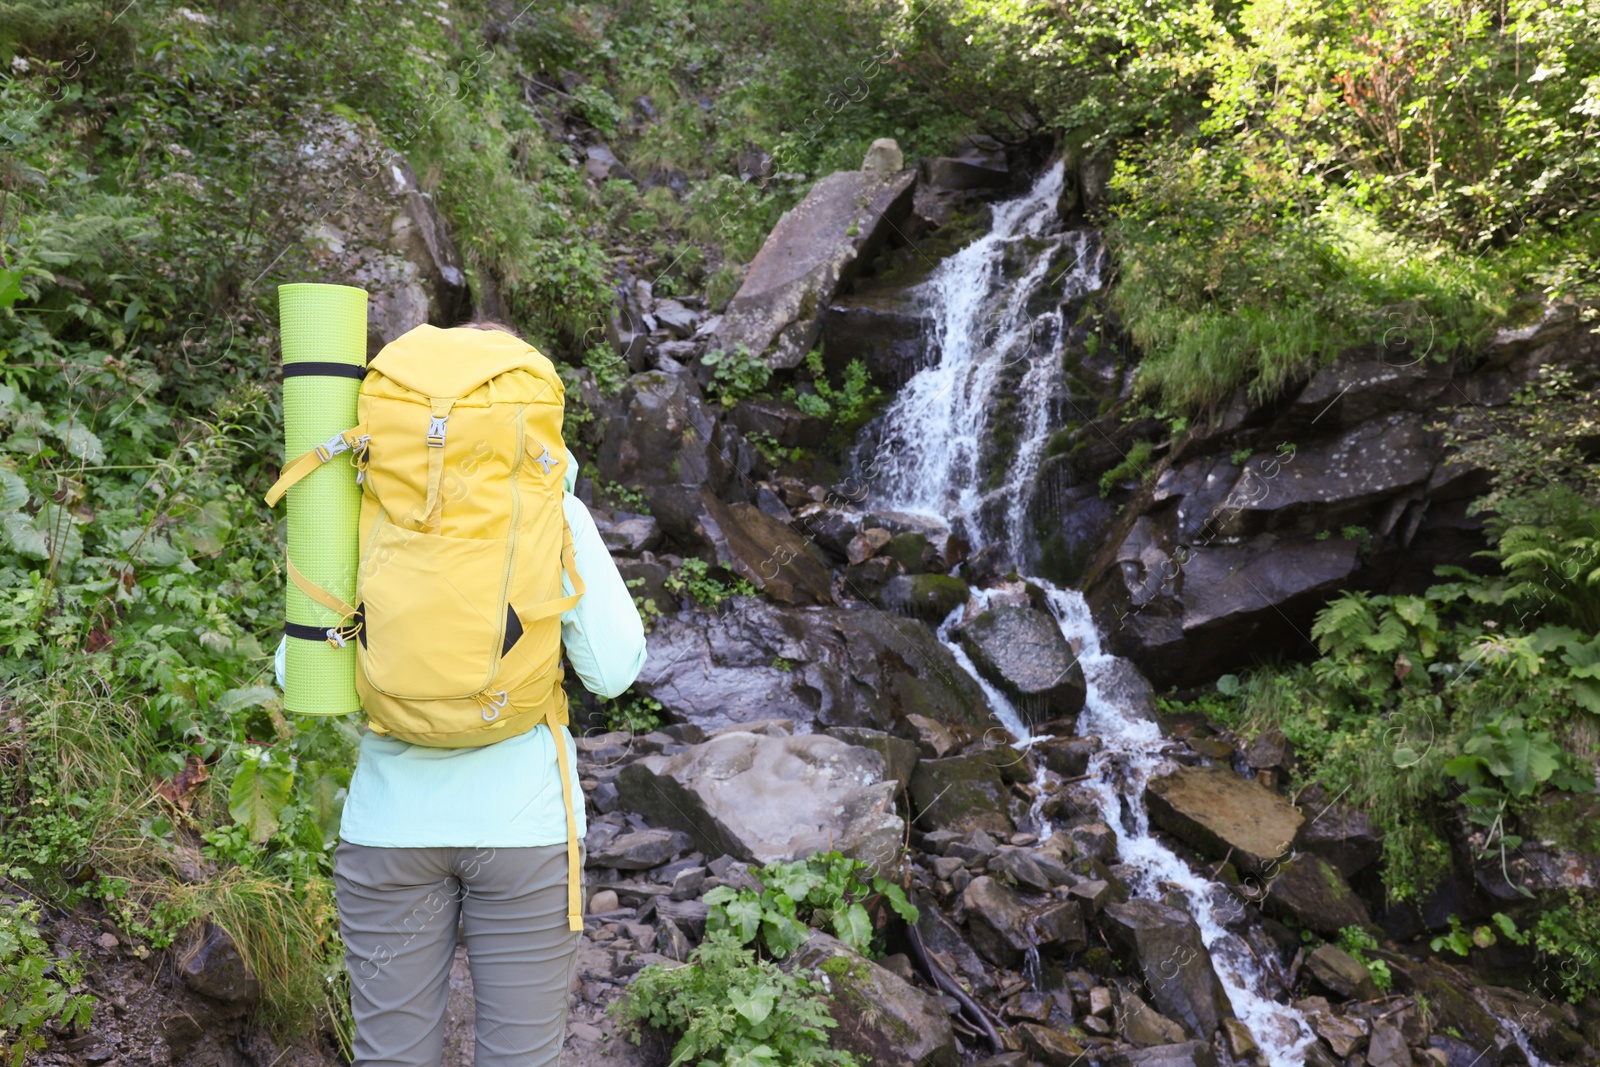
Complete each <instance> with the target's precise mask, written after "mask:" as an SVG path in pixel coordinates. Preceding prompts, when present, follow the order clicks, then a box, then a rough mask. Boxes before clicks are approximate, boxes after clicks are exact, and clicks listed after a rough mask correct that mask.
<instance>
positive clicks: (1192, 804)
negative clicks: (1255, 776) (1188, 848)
mask: <svg viewBox="0 0 1600 1067" xmlns="http://www.w3.org/2000/svg"><path fill="white" fill-rule="evenodd" d="M1145 804H1146V805H1147V806H1148V807H1149V809H1150V819H1151V821H1152V822H1154V823H1155V824H1156V825H1157V826H1159V827H1161V828H1162V829H1163V830H1166V831H1167V832H1168V833H1170V834H1172V835H1174V836H1176V837H1180V838H1182V839H1183V840H1185V841H1187V842H1188V843H1189V844H1191V845H1193V846H1194V847H1195V848H1197V849H1199V850H1200V851H1201V852H1202V853H1203V854H1205V855H1206V856H1208V857H1210V858H1212V859H1218V860H1220V859H1222V858H1223V857H1224V856H1228V855H1230V854H1231V857H1232V860H1233V862H1234V863H1235V864H1237V865H1238V866H1239V867H1240V868H1241V869H1243V870H1245V871H1248V872H1249V873H1251V874H1258V875H1259V874H1262V873H1264V872H1268V871H1269V869H1270V868H1271V866H1272V864H1273V863H1274V862H1275V861H1276V860H1277V859H1278V858H1279V857H1281V856H1283V855H1284V854H1285V853H1286V852H1288V851H1289V847H1290V845H1292V844H1293V843H1294V837H1295V834H1296V833H1298V832H1299V830H1300V824H1301V823H1302V822H1303V821H1304V816H1303V815H1301V814H1300V811H1299V810H1298V809H1297V808H1295V807H1294V805H1292V804H1290V803H1289V802H1288V801H1287V800H1285V799H1284V798H1283V797H1281V796H1279V795H1278V794H1277V793H1274V792H1273V791H1272V790H1270V789H1266V788H1264V787H1263V786H1260V785H1258V784H1256V783H1255V782H1252V781H1248V780H1246V779H1244V778H1240V777H1239V776H1238V775H1237V774H1234V773H1233V772H1232V771H1230V770H1226V769H1224V768H1221V767H1179V768H1178V769H1177V770H1175V771H1173V772H1172V773H1171V774H1166V775H1162V776H1161V777H1159V778H1152V779H1150V783H1149V787H1148V789H1147V790H1146V792H1145Z"/></svg>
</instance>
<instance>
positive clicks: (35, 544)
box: [0, 511, 50, 559]
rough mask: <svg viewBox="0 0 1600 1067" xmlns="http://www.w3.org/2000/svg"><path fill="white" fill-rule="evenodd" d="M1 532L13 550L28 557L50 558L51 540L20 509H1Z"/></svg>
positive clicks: (7, 544)
mask: <svg viewBox="0 0 1600 1067" xmlns="http://www.w3.org/2000/svg"><path fill="white" fill-rule="evenodd" d="M0 534H3V535H4V537H5V543H6V546H7V547H8V548H10V549H11V551H13V552H15V553H16V554H17V555H19V556H22V557H24V558H26V559H49V558H50V542H49V541H47V540H45V536H44V534H42V533H40V532H39V528H38V527H37V526H35V525H34V524H33V520H32V519H31V518H29V517H28V516H27V515H26V514H24V513H23V512H20V511H0Z"/></svg>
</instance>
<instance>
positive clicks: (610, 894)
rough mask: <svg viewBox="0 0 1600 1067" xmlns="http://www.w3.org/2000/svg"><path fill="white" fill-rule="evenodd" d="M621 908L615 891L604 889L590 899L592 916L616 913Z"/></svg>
mask: <svg viewBox="0 0 1600 1067" xmlns="http://www.w3.org/2000/svg"><path fill="white" fill-rule="evenodd" d="M620 906H621V904H620V902H619V901H618V900H617V891H616V890H615V889H602V890H600V891H599V892H597V893H595V894H594V895H593V896H591V897H590V898H589V912H590V913H591V914H602V913H605V912H608V911H616V910H617V908H618V907H620Z"/></svg>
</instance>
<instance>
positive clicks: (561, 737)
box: [544, 700, 583, 930]
mask: <svg viewBox="0 0 1600 1067" xmlns="http://www.w3.org/2000/svg"><path fill="white" fill-rule="evenodd" d="M558 707H559V710H558ZM544 721H545V724H546V725H548V726H549V727H550V736H551V738H552V739H554V741H555V743H556V765H557V767H558V768H559V769H560V771H561V804H562V806H563V807H564V808H566V811H567V929H568V930H582V929H583V899H582V897H581V896H580V895H579V892H578V882H579V880H580V879H581V878H582V876H583V869H582V867H580V866H579V864H578V817H577V816H576V815H575V814H573V810H572V765H571V763H570V761H569V760H568V759H567V737H566V733H565V731H563V730H561V729H560V727H562V726H565V725H566V724H567V702H566V701H565V700H552V701H551V702H550V710H548V711H546V712H545V718H544Z"/></svg>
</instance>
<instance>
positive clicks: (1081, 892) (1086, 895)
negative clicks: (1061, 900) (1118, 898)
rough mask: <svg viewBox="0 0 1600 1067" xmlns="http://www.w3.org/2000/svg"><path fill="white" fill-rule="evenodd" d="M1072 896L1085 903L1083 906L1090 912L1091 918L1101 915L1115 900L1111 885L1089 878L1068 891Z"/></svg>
mask: <svg viewBox="0 0 1600 1067" xmlns="http://www.w3.org/2000/svg"><path fill="white" fill-rule="evenodd" d="M1067 892H1068V893H1070V894H1071V895H1072V896H1074V897H1076V898H1077V899H1079V900H1081V901H1083V906H1084V907H1085V908H1087V909H1088V910H1089V917H1090V918H1093V917H1094V916H1096V915H1098V914H1099V913H1100V910H1101V909H1102V908H1104V907H1105V906H1106V905H1107V904H1109V903H1111V901H1112V900H1113V899H1114V898H1113V896H1112V893H1111V883H1110V882H1107V881H1103V880H1102V879H1099V878H1087V879H1084V880H1083V881H1081V882H1079V883H1078V884H1077V885H1075V886H1073V887H1072V888H1071V889H1069V890H1067Z"/></svg>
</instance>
